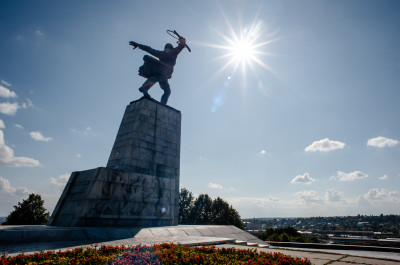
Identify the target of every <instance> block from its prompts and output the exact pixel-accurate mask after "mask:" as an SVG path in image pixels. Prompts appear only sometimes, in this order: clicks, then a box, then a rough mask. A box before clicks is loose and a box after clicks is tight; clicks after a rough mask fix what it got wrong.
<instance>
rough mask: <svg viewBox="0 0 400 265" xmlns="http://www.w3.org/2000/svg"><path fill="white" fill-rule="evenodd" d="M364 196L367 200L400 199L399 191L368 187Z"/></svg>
mask: <svg viewBox="0 0 400 265" xmlns="http://www.w3.org/2000/svg"><path fill="white" fill-rule="evenodd" d="M364 198H365V199H367V200H369V201H392V202H393V201H400V193H399V192H398V191H388V190H387V189H377V188H374V189H370V190H369V191H368V192H367V193H366V194H365V195H364Z"/></svg>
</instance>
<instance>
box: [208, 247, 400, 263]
mask: <svg viewBox="0 0 400 265" xmlns="http://www.w3.org/2000/svg"><path fill="white" fill-rule="evenodd" d="M216 247H219V248H227V247H234V248H238V249H257V251H259V252H261V251H262V252H280V253H283V254H285V255H290V256H292V257H300V258H304V257H305V258H308V259H309V260H310V261H311V262H312V264H314V265H325V264H333V265H360V264H366V265H395V264H396V265H398V264H400V254H399V253H391V252H373V251H345V250H330V251H328V250H323V251H316V250H315V249H312V250H311V249H309V250H305V249H284V248H271V247H269V248H259V247H258V248H254V247H249V246H241V245H226V244H224V245H217V246H216Z"/></svg>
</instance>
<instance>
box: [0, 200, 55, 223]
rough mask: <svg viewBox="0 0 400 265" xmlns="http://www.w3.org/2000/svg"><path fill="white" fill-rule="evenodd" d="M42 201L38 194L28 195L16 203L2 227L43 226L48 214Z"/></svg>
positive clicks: (48, 217)
mask: <svg viewBox="0 0 400 265" xmlns="http://www.w3.org/2000/svg"><path fill="white" fill-rule="evenodd" d="M43 204H44V200H42V197H41V196H40V195H39V194H34V193H32V194H29V197H28V199H26V200H22V203H21V202H18V205H17V206H14V208H15V210H14V211H12V212H11V213H10V214H9V215H8V217H7V219H6V221H5V222H4V223H3V225H44V224H46V223H47V222H48V221H49V219H50V213H49V212H47V210H46V209H45V208H44V207H43Z"/></svg>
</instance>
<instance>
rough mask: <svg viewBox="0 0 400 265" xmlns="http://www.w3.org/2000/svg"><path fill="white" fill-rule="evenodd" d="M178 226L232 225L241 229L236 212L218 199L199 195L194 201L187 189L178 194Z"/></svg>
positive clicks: (240, 221) (241, 224) (240, 222)
mask: <svg viewBox="0 0 400 265" xmlns="http://www.w3.org/2000/svg"><path fill="white" fill-rule="evenodd" d="M179 223H180V224H216V225H234V226H236V227H238V228H241V229H243V223H242V220H241V218H240V215H239V213H238V211H236V210H235V209H234V208H233V207H232V206H231V205H229V204H228V203H227V202H226V201H224V200H223V199H221V198H220V197H218V198H216V199H214V200H212V199H211V197H210V196H208V195H207V194H200V195H199V197H197V198H196V199H194V196H193V194H192V193H191V192H190V191H188V190H187V189H185V188H183V189H181V192H180V194H179Z"/></svg>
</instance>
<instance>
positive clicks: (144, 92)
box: [139, 87, 151, 98]
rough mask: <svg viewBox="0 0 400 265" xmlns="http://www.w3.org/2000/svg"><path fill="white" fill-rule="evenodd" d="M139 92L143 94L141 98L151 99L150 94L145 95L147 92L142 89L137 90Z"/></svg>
mask: <svg viewBox="0 0 400 265" xmlns="http://www.w3.org/2000/svg"><path fill="white" fill-rule="evenodd" d="M139 91H140V92H142V93H143V97H145V98H151V96H150V94H149V93H147V90H145V89H143V87H141V88H139Z"/></svg>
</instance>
